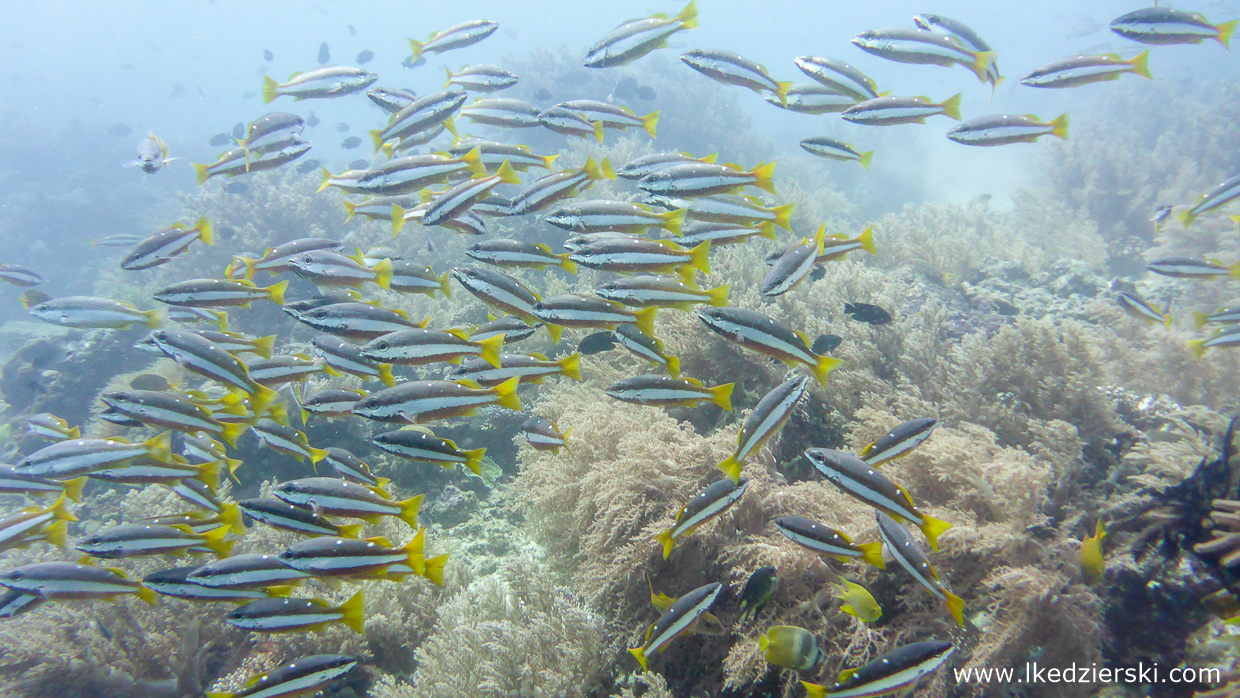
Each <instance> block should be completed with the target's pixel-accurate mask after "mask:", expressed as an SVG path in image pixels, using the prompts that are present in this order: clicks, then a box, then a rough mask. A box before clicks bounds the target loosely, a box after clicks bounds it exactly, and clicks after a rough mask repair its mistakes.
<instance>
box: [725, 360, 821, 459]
mask: <svg viewBox="0 0 1240 698" xmlns="http://www.w3.org/2000/svg"><path fill="white" fill-rule="evenodd" d="M808 389H809V378H807V377H804V376H801V377H798V378H791V379H789V380H786V381H784V382H783V383H780V384H779V385H777V386H775V387H774V388H773V389H771V391H770V392H769V393H767V394H766V395H764V396H762V399H761V400H759V401H758V404H757V405H755V406H754V408H753V410H752V411H751V412H750V413H749V416H747V417H745V423H744V424H743V425H741V431H740V433H739V434H737V436H736V450H735V451H733V452H732V455H730V456H728V457H727V458H725V459H724V460H723V462H721V463H719V465H717V466H715V467H717V468H719V470H721V471H722V472H723V474H724V475H727V476H728V477H729V478H731V479H732V481H733V482H737V481H739V480H740V477H741V465H742V464H743V463H744V462H745V459H746V458H748V457H749V456H750V455H752V454H753V453H754V452H755V451H757V450H758V449H760V448H762V445H763V444H765V443H766V442H767V441H768V440H769V439H770V438H771V437H772V436H774V435H775V433H776V432H778V431H779V430H780V429H782V428H783V426H784V423H785V422H787V421H788V418H789V417H791V416H792V412H793V410H795V409H796V407H797V403H799V402H800V401H801V398H802V397H804V396H805V394H806V392H807V391H808Z"/></svg>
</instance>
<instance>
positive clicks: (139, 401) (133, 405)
mask: <svg viewBox="0 0 1240 698" xmlns="http://www.w3.org/2000/svg"><path fill="white" fill-rule="evenodd" d="M99 400H100V401H102V402H103V403H104V404H105V405H107V406H108V407H110V408H112V409H113V410H116V411H117V412H120V413H121V414H123V415H125V416H127V417H130V418H132V419H136V420H138V421H139V422H142V423H143V424H147V425H150V426H153V427H160V428H164V429H175V430H177V431H185V432H196V431H202V432H206V433H208V434H211V435H212V436H214V437H216V438H219V439H223V440H224V441H225V442H227V443H228V445H229V446H232V447H233V448H236V447H237V439H238V438H240V437H241V435H242V434H244V433H245V430H246V428H247V427H246V425H245V424H224V423H221V422H219V421H217V420H216V419H214V418H213V417H212V416H211V410H208V409H207V408H205V407H203V406H202V405H199V404H196V403H194V402H193V401H192V400H189V399H187V398H184V397H181V396H179V395H174V394H172V393H165V392H159V391H155V390H117V391H113V392H110V393H104V394H102V395H100V396H99ZM228 409H229V410H232V411H233V412H234V413H238V414H240V415H242V416H244V415H245V414H246V410H245V408H244V407H242V406H241V405H240V404H239V403H237V402H232V403H231V404H230V406H229V407H228Z"/></svg>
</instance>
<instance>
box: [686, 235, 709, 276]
mask: <svg viewBox="0 0 1240 698" xmlns="http://www.w3.org/2000/svg"><path fill="white" fill-rule="evenodd" d="M689 264H690V265H691V266H692V267H693V268H694V269H697V270H698V271H700V272H702V273H703V274H707V275H709V274H710V240H703V241H702V242H699V243H698V244H697V245H696V246H695V247H693V248H692V249H690V250H689Z"/></svg>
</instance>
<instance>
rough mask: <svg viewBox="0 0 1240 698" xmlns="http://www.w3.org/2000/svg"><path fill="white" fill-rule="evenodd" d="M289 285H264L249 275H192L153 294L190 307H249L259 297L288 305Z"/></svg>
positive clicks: (164, 300) (159, 299) (156, 297)
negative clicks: (260, 284) (246, 276)
mask: <svg viewBox="0 0 1240 698" xmlns="http://www.w3.org/2000/svg"><path fill="white" fill-rule="evenodd" d="M287 288H288V282H287V281H281V282H280V283H278V284H275V285H273V286H267V287H262V288H260V287H258V286H256V285H254V282H252V281H249V280H248V279H190V280H188V281H178V282H177V283H175V284H172V285H171V286H165V287H164V288H161V289H160V290H158V291H156V292H155V293H153V294H152V295H151V297H152V298H154V299H155V300H157V301H159V302H160V303H164V304H166V305H178V306H182V307H188V308H218V307H222V306H241V307H242V308H248V307H250V304H251V303H253V302H254V301H258V300H268V301H271V302H272V303H275V304H276V305H284V290H285V289H287Z"/></svg>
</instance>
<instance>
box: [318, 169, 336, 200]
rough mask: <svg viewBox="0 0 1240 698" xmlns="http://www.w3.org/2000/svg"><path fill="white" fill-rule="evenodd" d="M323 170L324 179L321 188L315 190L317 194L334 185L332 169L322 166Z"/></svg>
mask: <svg viewBox="0 0 1240 698" xmlns="http://www.w3.org/2000/svg"><path fill="white" fill-rule="evenodd" d="M322 170H323V181H322V182H321V183H320V184H319V188H318V189H316V190H315V192H314V193H315V194H317V193H319V192H321V191H323V190H324V189H326V188H328V187H330V186H331V185H332V173H331V170H329V169H327V168H326V167H324V168H322Z"/></svg>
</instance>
